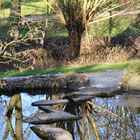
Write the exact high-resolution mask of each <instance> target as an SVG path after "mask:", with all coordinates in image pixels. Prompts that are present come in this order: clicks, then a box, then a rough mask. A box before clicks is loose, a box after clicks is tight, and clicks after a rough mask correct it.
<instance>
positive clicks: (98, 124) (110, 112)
mask: <svg viewBox="0 0 140 140" xmlns="http://www.w3.org/2000/svg"><path fill="white" fill-rule="evenodd" d="M20 95H21V96H18V97H19V98H21V102H19V103H17V104H18V105H19V106H21V107H22V112H21V114H23V115H25V116H29V115H30V114H32V113H35V112H36V111H38V108H37V107H33V106H31V103H32V102H34V101H38V100H42V99H46V95H36V96H31V95H28V94H26V93H21V94H20ZM10 98H11V97H7V96H3V95H2V96H0V114H1V115H0V140H3V139H4V137H5V135H6V133H7V132H6V125H7V124H8V123H7V122H8V121H7V119H6V118H5V113H6V111H7V108H9V106H8V104H9V102H10ZM64 108H65V109H66V108H67V111H69V112H72V113H73V114H78V115H81V116H82V119H81V120H78V121H74V122H69V123H59V124H58V125H59V127H63V128H65V129H68V130H69V131H70V132H71V133H72V134H73V137H74V139H75V140H95V139H97V140H114V139H115V140H125V139H126V140H139V139H140V95H135V96H134V95H130V96H129V95H128V96H127V95H125V96H121V95H120V96H116V97H112V98H95V99H93V100H92V101H90V102H86V103H83V104H81V105H79V106H78V107H77V106H75V108H74V107H73V105H72V104H69V107H66V106H65V107H64ZM17 110H19V111H20V109H17ZM15 113H16V112H13V113H12V120H11V124H12V128H13V132H14V133H17V132H16V131H17V130H16V129H18V131H19V129H21V133H20V132H19V135H20V134H21V135H22V134H23V139H24V140H39V138H38V137H37V136H36V135H35V134H34V133H33V132H32V130H31V129H30V125H29V124H25V123H21V122H18V121H17V120H16V119H15ZM17 123H19V124H17ZM17 125H18V127H17ZM19 137H20V136H19ZM5 139H6V140H13V138H12V133H11V131H10V132H9V133H8V134H7V136H6V138H5Z"/></svg>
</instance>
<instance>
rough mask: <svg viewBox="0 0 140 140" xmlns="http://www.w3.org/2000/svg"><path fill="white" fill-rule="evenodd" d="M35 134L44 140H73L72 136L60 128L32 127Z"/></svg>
mask: <svg viewBox="0 0 140 140" xmlns="http://www.w3.org/2000/svg"><path fill="white" fill-rule="evenodd" d="M31 129H32V130H33V132H34V133H35V134H36V135H37V136H38V137H39V138H40V139H43V140H73V138H72V135H71V134H70V133H69V132H68V131H66V130H64V129H62V128H59V127H57V128H56V127H51V126H48V125H37V126H31Z"/></svg>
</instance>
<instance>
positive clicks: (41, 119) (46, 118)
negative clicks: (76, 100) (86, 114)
mask: <svg viewBox="0 0 140 140" xmlns="http://www.w3.org/2000/svg"><path fill="white" fill-rule="evenodd" d="M78 119H81V116H76V115H73V114H70V113H67V112H64V111H63V112H62V111H58V112H51V113H46V112H38V113H37V114H35V115H33V116H29V117H23V122H24V123H29V124H52V123H56V122H61V121H68V120H78Z"/></svg>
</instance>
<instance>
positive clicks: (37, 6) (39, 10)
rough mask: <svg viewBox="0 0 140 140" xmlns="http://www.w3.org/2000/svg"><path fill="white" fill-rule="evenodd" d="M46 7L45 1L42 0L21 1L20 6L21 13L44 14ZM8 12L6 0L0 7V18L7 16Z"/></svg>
mask: <svg viewBox="0 0 140 140" xmlns="http://www.w3.org/2000/svg"><path fill="white" fill-rule="evenodd" d="M46 7H47V6H46V2H45V1H43V0H38V1H30V2H23V3H22V6H21V15H22V16H25V15H31V14H45V13H46V11H47V9H46ZM9 13H10V2H8V1H7V4H5V5H4V7H2V8H1V9H0V18H6V17H8V16H9Z"/></svg>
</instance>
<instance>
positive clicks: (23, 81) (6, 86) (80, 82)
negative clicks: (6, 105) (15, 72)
mask: <svg viewBox="0 0 140 140" xmlns="http://www.w3.org/2000/svg"><path fill="white" fill-rule="evenodd" d="M87 85H89V78H88V76H86V75H85V74H79V73H71V74H48V75H36V76H25V77H14V78H3V79H0V92H4V91H10V92H11V91H19V90H20V91H24V90H27V89H34V90H35V89H48V90H49V89H52V90H54V91H57V90H59V89H65V88H67V89H78V88H79V87H81V86H87Z"/></svg>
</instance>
